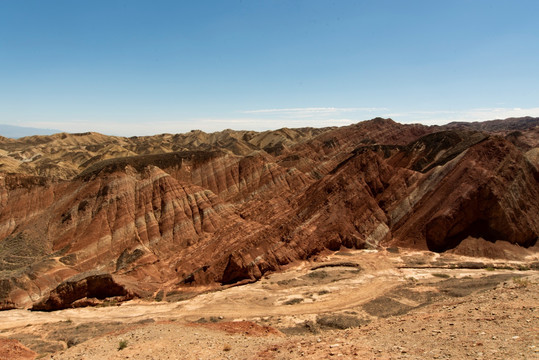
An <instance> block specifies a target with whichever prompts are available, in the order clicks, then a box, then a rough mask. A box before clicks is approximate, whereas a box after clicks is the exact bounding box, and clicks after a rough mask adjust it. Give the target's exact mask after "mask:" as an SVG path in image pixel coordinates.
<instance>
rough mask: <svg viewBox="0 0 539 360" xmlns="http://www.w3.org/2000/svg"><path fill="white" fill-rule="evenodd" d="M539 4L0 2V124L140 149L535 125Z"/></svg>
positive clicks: (490, 0) (484, 0)
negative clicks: (407, 128)
mask: <svg viewBox="0 0 539 360" xmlns="http://www.w3.org/2000/svg"><path fill="white" fill-rule="evenodd" d="M538 15H539V1H537V0H531V1H519V0H513V1H498V0H467V1H457V0H451V1H435V0H429V1H414V0H408V1H403V0H395V1H383V0H382V1H381V0H376V1H375V0H372V1H344V0H335V1H317V0H305V1H293V0H287V1H285V0H266V1H264V0H249V1H248V0H244V1H233V0H227V1H222V0H220V1H203V0H197V1H158V0H154V1H149V0H148V1H134V0H124V1H114V0H106V1H101V0H92V1H73V0H65V1H58V0H47V1H43V0H37V1H30V0H2V1H0V123H4V124H10V125H18V126H33V127H47V128H55V129H61V130H66V131H72V132H73V131H87V130H91V131H100V132H103V133H109V134H120V135H134V134H152V133H161V132H183V131H188V130H190V129H195V128H197V129H202V130H205V131H215V130H221V129H225V128H233V129H254V130H262V129H273V128H279V127H283V126H288V127H298V126H327V125H343V124H348V123H351V122H358V121H361V120H365V119H369V118H372V117H375V116H390V117H392V118H393V119H395V120H396V121H400V122H424V123H444V122H448V121H452V120H468V121H469V120H485V119H493V118H504V117H508V116H522V115H533V116H539V90H538V89H539V86H538V84H539V20H538V19H537V16H538Z"/></svg>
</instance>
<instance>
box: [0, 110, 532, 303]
mask: <svg viewBox="0 0 539 360" xmlns="http://www.w3.org/2000/svg"><path fill="white" fill-rule="evenodd" d="M495 124H496V126H495V127H494V130H495V132H496V134H495V135H493V134H492V133H490V132H489V129H490V128H489V127H488V126H486V125H485V127H481V126H480V125H475V126H474V127H472V128H466V129H463V128H464V127H465V126H463V125H459V124H452V125H451V126H446V127H428V126H423V125H402V124H398V123H396V122H394V121H392V120H389V119H374V120H370V121H366V122H362V123H359V124H355V125H351V126H347V127H342V128H326V129H281V130H278V131H275V132H264V133H255V132H245V131H244V132H234V131H231V130H226V131H223V132H221V133H215V134H205V133H202V132H191V133H189V134H184V135H169V134H165V135H159V136H156V137H142V138H120V137H107V136H104V135H100V134H94V133H88V134H77V135H70V134H58V135H53V136H51V137H32V138H23V139H20V140H11V139H0V140H1V141H0V142H1V144H0V148H1V150H2V153H1V155H2V156H4V159H7V160H5V161H4V160H3V161H2V165H3V168H0V170H2V169H8V170H9V171H15V170H16V171H18V173H9V172H7V171H6V172H4V173H1V174H0V206H1V213H0V307H2V308H4V309H7V308H13V307H32V306H34V308H35V309H42V310H53V309H59V308H64V307H70V306H82V305H85V304H92V303H93V301H94V300H93V299H94V298H96V299H98V300H99V299H103V298H107V297H114V298H115V299H117V300H125V299H129V298H132V297H147V296H153V295H152V294H157V293H158V292H159V293H164V294H167V293H171V294H173V293H177V292H178V291H188V290H194V289H206V288H208V287H214V286H221V285H228V284H237V283H241V282H243V281H252V280H256V279H258V278H260V277H261V276H262V275H263V274H264V273H267V272H269V271H276V270H279V269H280V268H282V267H283V266H286V265H287V264H290V263H293V262H294V261H297V260H301V259H307V258H309V257H312V256H315V255H316V254H318V253H320V252H321V251H324V250H328V249H329V250H337V249H339V248H340V247H343V246H344V247H350V248H378V247H380V246H385V245H389V244H398V245H400V246H408V247H416V248H423V249H425V248H428V249H431V250H434V251H446V250H450V249H453V248H456V247H458V245H459V244H460V243H461V242H462V241H463V240H466V239H468V240H466V241H467V243H471V242H470V241H471V240H469V239H480V240H479V241H476V240H474V242H473V244H474V249H475V247H477V246H479V245H477V244H481V241H486V242H488V244H489V246H488V249H489V250H488V252H489V253H492V254H499V253H501V252H499V251H496V250H495V248H496V247H500V248H501V247H504V246H502V245H496V244H504V243H507V244H509V243H510V244H515V245H518V246H521V247H530V246H532V245H534V244H535V243H536V241H537V236H538V234H539V216H538V214H539V190H538V189H539V168H538V164H537V160H536V158H537V156H536V154H537V151H538V150H537V148H536V147H534V146H533V142H531V141H530V139H533V138H534V136H535V134H536V132H537V124H536V123H535V122H534V120H533V119H532V120H530V119H524V120H523V122H522V124H521V123H518V122H515V120H514V119H511V120H509V121H507V132H506V133H504V132H503V131H504V128H503V122H502V123H499V122H496V123H495ZM515 124H516V125H515ZM489 126H491V125H489ZM485 129H486V130H485ZM515 129H518V131H519V132H520V133H519V134H513V135H511V131H515ZM494 130H493V131H494ZM518 139H525V140H526V141H524V140H522V141H520V140H518ZM517 140H518V141H517ZM519 141H520V142H519ZM30 144H34V145H33V148H32V147H31V146H30ZM523 144H524V145H523ZM64 148H67V149H71V150H72V152H73V154H72V156H67V155H65V154H64V155H59V153H60V152H61V151H60V150H59V149H64ZM55 149H56V150H55ZM75 149H77V151H74V150H75ZM14 154H15V155H16V156H15V155H14ZM17 154H18V155H17ZM8 158H9V159H8ZM14 161H15V163H14ZM17 161H19V163H17ZM14 164H15V165H14ZM46 164H49V165H50V166H49V167H48V168H47V166H48V165H46ZM41 166H44V168H43V169H42V170H40V169H41ZM47 169H48V170H47ZM32 174H33V175H32ZM38 174H39V176H38ZM42 175H49V176H42ZM504 248H507V247H506V246H505V247H504ZM474 251H475V252H477V253H481V251H480V249H479V250H478V249H475V250H474ZM101 288H107V289H108V290H107V291H105V290H103V289H101ZM109 290H110V291H109Z"/></svg>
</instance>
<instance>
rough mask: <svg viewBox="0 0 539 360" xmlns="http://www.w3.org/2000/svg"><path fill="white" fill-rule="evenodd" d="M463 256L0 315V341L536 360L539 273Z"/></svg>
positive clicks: (111, 351) (255, 354)
mask: <svg viewBox="0 0 539 360" xmlns="http://www.w3.org/2000/svg"><path fill="white" fill-rule="evenodd" d="M473 260H474V262H473V263H472V262H471V260H470V259H468V258H462V257H458V256H444V257H440V256H439V255H437V254H432V253H427V252H425V253H422V252H401V253H397V254H391V253H388V252H385V251H384V252H368V251H353V252H347V253H337V254H333V255H331V256H328V257H326V258H323V259H320V260H319V262H317V263H308V262H306V263H303V264H300V265H299V266H296V267H294V268H291V269H289V270H287V271H284V272H282V273H276V274H271V275H269V276H267V277H265V278H263V279H262V280H261V281H258V282H256V283H253V284H248V285H244V286H238V287H232V288H228V289H226V290H222V291H216V292H210V293H206V294H202V295H199V296H197V297H195V298H192V299H189V300H185V301H181V302H173V303H167V302H159V303H158V302H154V303H148V302H144V301H130V302H127V303H124V304H122V305H121V306H110V307H103V308H80V309H68V310H62V311H56V312H50V313H44V312H30V311H25V310H12V311H5V312H2V313H0V316H1V317H2V321H0V332H1V334H0V336H1V337H3V338H12V339H17V340H19V341H20V342H21V343H22V344H24V345H25V346H27V347H28V348H30V349H32V350H33V351H35V352H36V353H39V354H44V355H46V354H52V355H49V357H48V358H50V359H70V360H71V359H120V358H121V359H126V358H131V359H199V358H200V359H226V358H229V359H243V358H245V359H260V358H262V359H264V358H266V359H295V358H302V357H308V358H313V359H325V358H327V357H329V356H331V355H332V354H333V355H335V356H340V357H341V358H356V357H360V358H361V357H363V358H371V359H399V358H402V359H404V358H414V359H423V358H453V359H455V358H456V359H460V358H463V359H464V358H474V359H475V358H478V359H495V358H500V359H502V358H503V359H507V358H512V359H513V358H523V359H533V358H538V359H539V356H536V355H538V354H539V339H538V335H537V334H539V322H538V313H537V308H538V307H539V300H538V296H539V295H538V294H539V272H538V271H534V270H528V271H518V270H514V269H513V270H509V269H502V268H503V267H504V266H505V267H508V266H506V265H503V264H499V265H500V266H499V267H500V269H499V270H496V269H492V268H490V266H491V262H489V265H488V266H487V265H485V267H484V268H481V266H478V263H480V259H479V260H478V259H473ZM472 265H473V266H472ZM465 266H471V267H472V268H471V269H469V268H464V267H465ZM522 276H525V278H521V277H522ZM231 329H232V330H231ZM274 329H278V330H280V331H276V330H274ZM338 329H342V330H338ZM281 332H282V333H281ZM285 334H286V335H285ZM502 335H503V336H502ZM509 335H511V336H510V337H509V338H507V336H509ZM472 338H473V339H475V340H473V341H475V343H474V342H472V340H471V339H472ZM122 342H125V349H121V350H119V349H118V348H119V347H120V345H121V343H122ZM451 344H457V345H458V346H460V348H459V349H460V350H458V349H457V348H456V347H455V346H452V345H451ZM478 344H480V345H478ZM482 349H483V350H485V351H479V350H482ZM496 349H498V350H497V351H498V352H496V351H495V350H496ZM339 354H340V355H339ZM498 355H499V357H497V356H498ZM521 355H522V356H521ZM504 356H505V357H504ZM515 356H516V357H515Z"/></svg>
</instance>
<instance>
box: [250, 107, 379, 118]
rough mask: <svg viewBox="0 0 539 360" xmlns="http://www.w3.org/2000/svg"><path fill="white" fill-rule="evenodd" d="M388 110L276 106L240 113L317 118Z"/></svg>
mask: <svg viewBox="0 0 539 360" xmlns="http://www.w3.org/2000/svg"><path fill="white" fill-rule="evenodd" d="M382 111H388V109H386V108H376V107H347V108H340V107H304V108H276V109H257V110H242V111H240V113H242V114H250V115H252V114H255V115H259V116H278V117H286V118H319V117H328V116H336V115H338V114H345V113H347V114H353V113H356V114H360V113H364V114H365V113H375V112H382Z"/></svg>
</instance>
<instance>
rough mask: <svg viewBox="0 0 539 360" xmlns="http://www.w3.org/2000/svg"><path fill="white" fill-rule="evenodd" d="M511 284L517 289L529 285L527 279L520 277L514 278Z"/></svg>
mask: <svg viewBox="0 0 539 360" xmlns="http://www.w3.org/2000/svg"><path fill="white" fill-rule="evenodd" d="M513 283H515V285H516V286H517V287H518V288H525V287H528V285H530V280H529V279H527V278H522V277H514V278H513Z"/></svg>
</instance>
